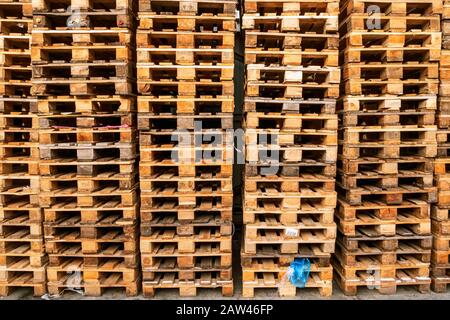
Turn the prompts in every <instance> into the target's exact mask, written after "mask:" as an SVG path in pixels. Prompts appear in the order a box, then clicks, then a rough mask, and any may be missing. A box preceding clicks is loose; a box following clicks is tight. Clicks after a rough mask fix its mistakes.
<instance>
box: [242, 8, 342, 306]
mask: <svg viewBox="0 0 450 320" xmlns="http://www.w3.org/2000/svg"><path fill="white" fill-rule="evenodd" d="M338 13H339V3H338V1H335V0H324V1H309V0H304V1H303V0H302V1H290V0H273V1H268V0H245V1H244V15H243V20H242V27H243V29H244V30H245V64H246V93H245V103H244V111H245V125H244V127H245V144H246V166H245V178H244V185H245V186H244V205H243V210H244V212H243V220H244V224H245V231H244V243H243V248H242V253H241V257H242V269H243V296H244V297H253V296H254V294H255V292H254V291H255V289H259V288H278V293H279V295H280V296H295V295H296V291H297V290H296V289H297V287H301V286H302V285H301V284H294V283H292V281H293V280H292V279H291V278H290V272H291V271H289V270H290V269H289V268H290V266H291V265H292V263H293V262H294V261H295V260H297V261H299V262H301V261H302V262H305V261H306V259H309V262H310V266H311V267H310V270H309V272H310V273H309V277H308V280H307V282H306V287H307V288H318V289H319V292H320V294H321V295H322V296H329V295H331V293H332V267H331V264H330V257H331V253H333V252H334V245H335V237H336V225H335V223H334V221H333V213H334V208H335V205H336V193H335V174H336V157H337V116H336V115H335V107H336V99H337V98H338V96H339V81H340V70H339V67H338V43H339V38H338V33H337V32H338ZM299 259H305V260H299Z"/></svg>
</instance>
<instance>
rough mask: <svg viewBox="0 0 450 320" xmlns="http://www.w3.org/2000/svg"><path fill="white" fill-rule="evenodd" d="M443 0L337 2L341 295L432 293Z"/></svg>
mask: <svg viewBox="0 0 450 320" xmlns="http://www.w3.org/2000/svg"><path fill="white" fill-rule="evenodd" d="M441 10H442V4H441V2H440V1H435V0H425V1H416V0H411V1H409V0H408V1H385V0H382V1H366V0H348V1H342V2H341V10H340V11H341V12H340V34H341V40H340V63H341V66H342V70H343V82H342V87H341V89H342V90H341V93H342V97H341V100H340V101H339V104H338V106H339V108H338V109H339V112H340V114H339V115H340V120H341V127H340V129H339V156H338V178H337V190H338V193H339V196H340V198H339V200H338V208H337V210H336V219H337V222H338V238H337V242H336V253H335V257H334V265H333V266H334V269H335V274H336V278H337V279H336V280H337V281H338V283H339V285H340V287H341V288H342V289H343V291H344V293H345V294H356V293H357V290H358V288H360V287H369V288H373V289H378V291H379V292H381V293H395V292H396V289H397V287H399V286H414V287H416V288H417V289H418V290H419V291H421V292H426V291H429V288H430V282H431V281H430V278H429V266H430V253H431V228H430V216H429V211H430V203H432V202H434V201H435V200H436V189H435V187H434V186H433V157H435V156H436V149H437V147H436V126H435V124H434V118H435V109H436V100H437V93H438V61H439V58H440V41H441V33H440V23H439V13H440V12H441Z"/></svg>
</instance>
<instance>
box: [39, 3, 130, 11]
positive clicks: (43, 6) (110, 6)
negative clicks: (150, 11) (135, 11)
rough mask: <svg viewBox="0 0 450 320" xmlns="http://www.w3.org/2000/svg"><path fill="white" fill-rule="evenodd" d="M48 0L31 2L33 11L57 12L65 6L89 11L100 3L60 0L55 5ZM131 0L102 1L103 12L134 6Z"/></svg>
mask: <svg viewBox="0 0 450 320" xmlns="http://www.w3.org/2000/svg"><path fill="white" fill-rule="evenodd" d="M49 2H50V1H49V0H38V1H35V3H33V11H34V12H35V13H39V12H44V13H45V12H53V11H54V12H59V11H66V10H67V8H68V7H69V6H70V7H71V8H72V10H79V11H82V12H89V11H93V10H94V9H96V7H97V5H98V3H101V1H100V0H94V1H91V2H88V3H86V2H84V1H80V0H65V1H61V2H60V3H58V4H57V6H55V7H53V8H52V7H51V6H49ZM133 2H134V1H132V0H113V1H109V2H108V3H102V5H103V8H104V10H105V12H109V11H112V12H115V11H121V10H127V9H131V8H134V6H133Z"/></svg>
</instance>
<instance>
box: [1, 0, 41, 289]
mask: <svg viewBox="0 0 450 320" xmlns="http://www.w3.org/2000/svg"><path fill="white" fill-rule="evenodd" d="M0 25H1V30H0V130H1V133H0V170H1V171H0V184H1V189H0V295H1V296H5V295H8V294H9V293H10V292H11V291H12V290H13V289H15V288H17V287H29V288H32V289H33V290H34V295H36V296H39V295H43V294H44V293H45V286H46V284H45V264H46V262H47V260H46V257H45V252H44V240H43V232H42V211H41V209H40V208H39V197H38V194H39V167H38V161H39V151H38V141H39V140H38V119H37V115H36V114H35V112H36V101H35V100H34V99H33V98H32V97H31V94H30V89H31V66H30V61H31V57H30V41H31V25H32V19H31V1H0Z"/></svg>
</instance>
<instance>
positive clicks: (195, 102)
mask: <svg viewBox="0 0 450 320" xmlns="http://www.w3.org/2000/svg"><path fill="white" fill-rule="evenodd" d="M174 110H175V111H176V113H178V114H183V116H184V115H185V114H190V113H194V114H199V113H230V112H233V110H234V99H233V97H223V96H217V97H213V96H201V97H199V98H195V97H148V96H140V97H138V112H139V113H152V114H162V115H163V114H165V113H169V112H173V111H174Z"/></svg>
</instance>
